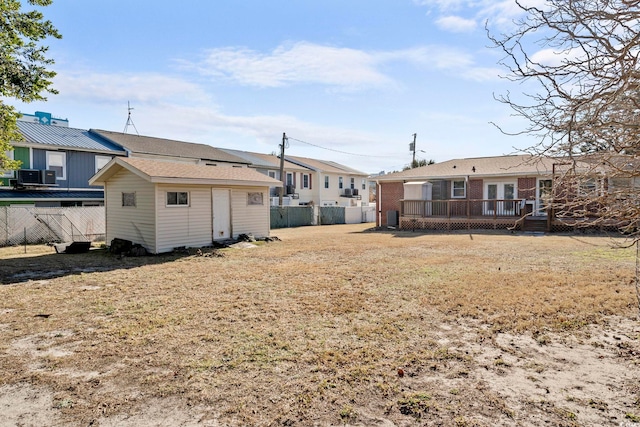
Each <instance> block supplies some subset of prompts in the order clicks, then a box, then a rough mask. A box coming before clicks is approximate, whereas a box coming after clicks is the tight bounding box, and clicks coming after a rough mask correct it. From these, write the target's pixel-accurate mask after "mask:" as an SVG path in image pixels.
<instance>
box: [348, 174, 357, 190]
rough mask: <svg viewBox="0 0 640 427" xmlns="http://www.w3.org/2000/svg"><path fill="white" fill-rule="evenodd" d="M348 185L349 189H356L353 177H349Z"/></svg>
mask: <svg viewBox="0 0 640 427" xmlns="http://www.w3.org/2000/svg"><path fill="white" fill-rule="evenodd" d="M349 185H350V186H351V187H350V188H351V189H352V190H355V189H356V179H355V178H354V177H351V179H350V181H349Z"/></svg>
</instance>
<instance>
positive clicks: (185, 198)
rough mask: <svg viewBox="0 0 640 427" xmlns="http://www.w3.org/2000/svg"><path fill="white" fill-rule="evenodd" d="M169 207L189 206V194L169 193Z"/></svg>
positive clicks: (181, 192)
mask: <svg viewBox="0 0 640 427" xmlns="http://www.w3.org/2000/svg"><path fill="white" fill-rule="evenodd" d="M167 206H189V193H188V192H186V191H167Z"/></svg>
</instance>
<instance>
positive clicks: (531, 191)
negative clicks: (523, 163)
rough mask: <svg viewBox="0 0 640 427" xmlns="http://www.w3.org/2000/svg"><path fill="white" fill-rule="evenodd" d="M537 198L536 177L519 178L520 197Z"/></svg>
mask: <svg viewBox="0 0 640 427" xmlns="http://www.w3.org/2000/svg"><path fill="white" fill-rule="evenodd" d="M535 198H536V179H535V178H518V199H528V200H534V199H535Z"/></svg>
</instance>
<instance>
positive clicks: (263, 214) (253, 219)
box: [231, 187, 270, 237]
mask: <svg viewBox="0 0 640 427" xmlns="http://www.w3.org/2000/svg"><path fill="white" fill-rule="evenodd" d="M255 192H262V193H264V196H263V198H264V200H267V197H268V194H269V188H268V187H248V188H242V189H232V190H231V230H232V234H233V237H238V235H239V234H249V233H251V234H253V235H254V237H267V236H269V227H270V218H269V215H270V207H269V204H268V203H265V204H263V205H248V206H247V197H248V193H255Z"/></svg>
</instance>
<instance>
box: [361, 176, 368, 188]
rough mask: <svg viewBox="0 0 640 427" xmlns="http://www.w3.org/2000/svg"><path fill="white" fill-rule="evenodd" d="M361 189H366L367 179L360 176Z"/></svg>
mask: <svg viewBox="0 0 640 427" xmlns="http://www.w3.org/2000/svg"><path fill="white" fill-rule="evenodd" d="M362 189H363V190H366V189H367V180H366V179H364V178H362Z"/></svg>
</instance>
